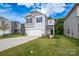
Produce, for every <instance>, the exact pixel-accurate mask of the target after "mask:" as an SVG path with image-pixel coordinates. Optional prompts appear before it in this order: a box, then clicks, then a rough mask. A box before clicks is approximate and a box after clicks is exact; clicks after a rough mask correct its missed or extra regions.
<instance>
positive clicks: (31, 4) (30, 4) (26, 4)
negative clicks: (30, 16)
mask: <svg viewBox="0 0 79 59" xmlns="http://www.w3.org/2000/svg"><path fill="white" fill-rule="evenodd" d="M17 5H25V6H26V7H28V8H29V7H31V6H33V5H34V3H17Z"/></svg>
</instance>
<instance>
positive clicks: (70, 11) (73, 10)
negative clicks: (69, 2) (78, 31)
mask: <svg viewBox="0 0 79 59" xmlns="http://www.w3.org/2000/svg"><path fill="white" fill-rule="evenodd" d="M78 5H79V3H76V4H75V5H74V6H73V8H72V9H71V10H70V11H69V13H68V14H67V15H66V16H65V17H64V19H67V18H68V17H69V15H70V14H71V13H72V12H73V11H74V10H75V8H76V6H78Z"/></svg>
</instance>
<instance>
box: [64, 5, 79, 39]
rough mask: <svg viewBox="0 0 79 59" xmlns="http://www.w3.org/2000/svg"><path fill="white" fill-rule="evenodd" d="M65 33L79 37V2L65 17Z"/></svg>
mask: <svg viewBox="0 0 79 59" xmlns="http://www.w3.org/2000/svg"><path fill="white" fill-rule="evenodd" d="M64 35H66V36H69V37H73V38H79V4H75V5H74V7H73V8H72V9H71V10H70V12H69V13H68V14H67V16H66V17H65V21H64Z"/></svg>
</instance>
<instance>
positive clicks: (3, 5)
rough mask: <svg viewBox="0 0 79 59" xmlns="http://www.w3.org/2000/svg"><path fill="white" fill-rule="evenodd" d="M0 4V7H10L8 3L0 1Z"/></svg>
mask: <svg viewBox="0 0 79 59" xmlns="http://www.w3.org/2000/svg"><path fill="white" fill-rule="evenodd" d="M0 6H1V7H4V8H9V7H11V5H10V4H3V3H1V4H0Z"/></svg>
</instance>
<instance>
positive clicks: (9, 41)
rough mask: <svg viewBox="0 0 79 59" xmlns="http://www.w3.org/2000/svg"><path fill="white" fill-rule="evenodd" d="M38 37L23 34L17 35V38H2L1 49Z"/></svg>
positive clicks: (0, 41)
mask: <svg viewBox="0 0 79 59" xmlns="http://www.w3.org/2000/svg"><path fill="white" fill-rule="evenodd" d="M36 38H38V37H35V36H23V37H16V38H7V39H1V40H0V51H4V50H6V49H9V48H12V47H14V46H17V45H20V44H23V43H25V42H28V41H31V40H34V39H36Z"/></svg>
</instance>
